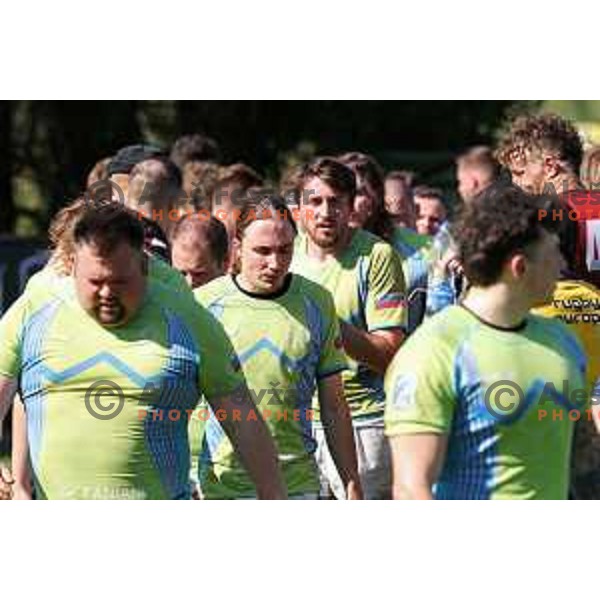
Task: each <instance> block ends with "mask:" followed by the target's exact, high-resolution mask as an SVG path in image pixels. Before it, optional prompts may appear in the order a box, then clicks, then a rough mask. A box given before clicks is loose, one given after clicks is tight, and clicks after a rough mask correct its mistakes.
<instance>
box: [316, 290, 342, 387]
mask: <svg viewBox="0 0 600 600" xmlns="http://www.w3.org/2000/svg"><path fill="white" fill-rule="evenodd" d="M321 306H322V310H323V317H324V319H325V323H326V331H325V339H324V342H323V346H322V348H321V357H320V360H319V365H318V368H317V378H318V379H323V378H324V377H329V375H333V374H334V373H339V372H340V371H343V370H345V369H347V368H348V363H347V361H346V354H345V352H344V350H343V346H342V336H341V333H340V323H339V320H338V317H337V313H336V310H335V304H334V302H333V297H332V296H331V294H330V293H329V292H328V291H327V290H325V289H324V288H323V300H322V302H321Z"/></svg>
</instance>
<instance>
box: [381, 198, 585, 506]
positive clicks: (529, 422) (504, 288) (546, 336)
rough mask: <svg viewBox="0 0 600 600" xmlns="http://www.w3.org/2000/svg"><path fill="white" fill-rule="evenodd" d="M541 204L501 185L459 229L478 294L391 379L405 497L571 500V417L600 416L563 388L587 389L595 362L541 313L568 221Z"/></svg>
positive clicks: (435, 323) (396, 469) (400, 487)
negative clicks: (544, 214)
mask: <svg viewBox="0 0 600 600" xmlns="http://www.w3.org/2000/svg"><path fill="white" fill-rule="evenodd" d="M540 206H541V204H540V199H538V198H534V197H532V196H528V195H527V194H525V193H523V192H522V191H521V190H519V189H518V188H504V189H498V190H497V191H496V192H495V194H494V196H493V197H485V198H482V197H478V198H476V199H475V200H473V201H472V202H470V203H469V204H467V205H466V206H465V208H464V210H463V211H462V213H461V214H460V216H459V218H458V220H457V222H456V224H455V226H454V227H453V235H454V237H455V240H456V242H457V246H458V254H459V259H460V260H461V262H462V264H463V267H464V270H465V274H466V276H467V278H468V279H469V281H470V283H471V287H470V288H469V290H468V292H467V294H466V297H465V299H464V301H463V302H462V304H460V305H457V306H452V307H450V308H448V309H446V310H445V311H443V312H441V313H439V314H437V315H436V316H435V317H433V318H432V319H430V320H429V321H428V322H427V323H425V324H424V325H422V326H421V327H420V328H419V329H418V330H417V331H416V333H415V334H413V336H412V337H411V338H409V339H408V341H407V342H406V344H404V345H403V346H402V347H401V348H400V350H399V352H398V353H397V354H396V356H395V358H394V360H393V361H392V363H391V365H390V367H389V369H388V371H387V374H386V380H385V390H386V412H385V426H386V433H387V435H388V436H389V437H390V441H391V448H392V464H393V480H394V483H393V490H394V497H395V498H407V497H408V498H432V497H435V498H440V499H442V498H443V499H486V498H493V499H495V498H515V499H517V498H522V499H526V498H538V499H542V498H546V499H552V498H554V499H561V498H566V497H567V494H568V487H569V460H570V455H571V445H572V444H571V441H572V434H573V426H574V422H573V420H571V419H570V418H568V417H567V413H569V411H570V410H571V409H580V414H583V415H584V417H582V418H586V417H589V418H591V414H589V413H588V412H587V405H584V404H583V402H582V400H581V397H580V396H578V397H576V398H574V397H573V395H572V394H566V395H565V392H564V391H563V390H564V389H565V388H564V386H565V382H568V386H569V388H568V389H570V390H579V391H581V390H582V389H584V382H585V370H586V360H585V355H584V352H583V349H582V348H581V346H580V344H579V342H578V340H577V339H576V338H575V336H574V335H573V334H572V333H570V332H569V331H568V329H567V328H566V327H565V326H564V325H563V324H562V323H560V321H558V320H555V319H546V318H543V317H539V316H533V315H531V314H530V312H529V311H530V309H531V308H532V307H533V306H535V305H537V304H540V303H544V302H547V301H548V300H549V298H550V297H551V295H552V291H553V289H554V286H555V283H556V280H557V278H558V276H559V273H560V270H561V268H562V262H563V261H562V258H561V254H560V250H559V239H558V236H557V234H556V231H555V230H556V227H557V225H558V224H557V223H556V222H554V221H552V220H550V219H545V220H540V219H539V216H538V211H539V209H540ZM546 208H547V209H548V207H546ZM424 356H426V357H427V360H423V357H424ZM584 402H585V399H584ZM584 408H585V410H584ZM544 411H545V414H544ZM553 411H555V412H556V414H557V415H558V416H556V418H555V414H554V413H553ZM561 411H562V412H561ZM591 412H592V411H590V413H591ZM569 414H571V413H569Z"/></svg>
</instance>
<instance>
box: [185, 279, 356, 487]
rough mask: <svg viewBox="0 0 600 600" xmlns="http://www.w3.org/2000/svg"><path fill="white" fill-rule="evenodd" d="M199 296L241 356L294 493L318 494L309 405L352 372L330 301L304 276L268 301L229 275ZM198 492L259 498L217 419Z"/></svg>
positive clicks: (202, 460) (204, 455) (208, 428)
mask: <svg viewBox="0 0 600 600" xmlns="http://www.w3.org/2000/svg"><path fill="white" fill-rule="evenodd" d="M194 293H195V296H196V298H197V299H198V301H199V302H201V303H202V304H203V305H204V306H205V307H206V308H208V309H209V310H210V311H211V312H212V313H213V315H214V316H215V317H217V318H218V319H219V320H220V321H221V323H222V324H223V327H224V328H225V330H226V332H227V333H228V335H229V337H230V339H231V342H232V344H233V346H234V348H235V350H236V352H237V355H238V356H239V359H240V362H241V364H242V369H243V371H244V374H245V376H246V380H247V382H248V387H249V389H250V393H251V395H252V397H253V399H254V402H255V404H256V410H257V411H259V412H260V414H261V415H262V416H263V418H264V420H265V422H266V423H267V425H268V427H269V429H270V430H271V434H272V435H273V438H274V440H275V444H276V446H277V449H278V453H279V460H280V463H281V467H282V471H283V475H284V478H285V482H286V485H287V489H288V493H289V494H290V496H295V495H302V494H316V493H317V492H318V491H319V483H318V475H317V469H316V464H315V461H314V459H313V456H312V455H313V454H314V451H315V447H316V444H315V440H314V438H313V437H312V419H313V412H312V409H311V401H312V397H313V393H314V390H315V387H316V384H317V382H318V380H319V379H322V378H325V377H328V376H330V375H333V374H334V373H338V372H339V371H341V370H343V369H344V368H345V367H346V360H345V357H344V353H343V351H342V350H341V340H340V331H339V324H338V321H337V318H336V315H335V307H334V305H333V299H332V298H331V295H330V294H329V293H328V292H327V291H326V290H325V289H323V288H321V287H320V286H318V285H316V284H314V283H312V282H310V281H308V280H306V279H305V278H304V277H301V276H300V275H289V276H288V279H287V283H286V286H285V287H284V289H283V290H282V291H280V292H278V293H277V294H274V295H270V296H257V295H255V294H249V293H248V292H245V291H243V290H241V289H240V288H239V287H238V285H237V283H236V281H235V280H234V278H232V277H231V276H225V277H221V278H219V279H216V280H214V281H211V282H210V283H208V284H207V285H205V286H202V287H200V288H198V289H196V290H195V292H194ZM252 412H254V411H252ZM252 412H251V413H250V414H252ZM200 485H201V487H202V491H203V493H204V495H205V497H207V498H239V497H246V496H252V495H253V494H254V493H255V492H254V487H253V486H252V484H251V482H250V480H249V479H248V475H247V474H246V472H245V470H244V469H243V467H242V465H241V464H240V463H239V461H238V459H237V458H236V456H235V453H234V451H233V448H232V446H231V443H230V442H229V440H228V439H227V438H226V437H225V436H224V434H223V430H222V428H221V426H220V425H219V422H218V418H215V415H214V414H211V417H210V420H209V421H208V423H207V425H206V433H205V440H204V448H203V452H202V454H201V457H200Z"/></svg>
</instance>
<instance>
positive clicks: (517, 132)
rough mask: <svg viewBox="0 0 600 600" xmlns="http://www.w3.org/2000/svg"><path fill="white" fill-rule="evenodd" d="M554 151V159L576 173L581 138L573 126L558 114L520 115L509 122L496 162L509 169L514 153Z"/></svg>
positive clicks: (497, 152) (501, 140) (579, 160)
mask: <svg viewBox="0 0 600 600" xmlns="http://www.w3.org/2000/svg"><path fill="white" fill-rule="evenodd" d="M531 150H538V151H542V150H544V151H546V152H556V153H557V154H558V158H559V159H560V160H562V161H564V162H566V163H568V165H569V166H570V167H571V169H572V170H573V172H574V173H576V174H579V168H580V166H581V160H582V157H583V146H582V143H581V137H580V136H579V133H578V132H577V129H576V128H575V126H574V125H573V124H572V123H571V122H570V121H568V120H567V119H563V118H562V117H559V116H558V115H553V114H541V115H521V116H519V117H517V118H516V119H514V120H513V121H512V122H510V123H509V125H508V127H507V128H506V131H505V133H504V134H503V135H502V137H501V139H500V142H499V144H498V149H497V151H496V157H497V158H498V160H499V161H500V163H501V164H502V165H503V166H505V167H507V168H510V166H511V163H512V159H513V156H514V153H516V152H518V153H520V154H522V153H523V152H524V151H531Z"/></svg>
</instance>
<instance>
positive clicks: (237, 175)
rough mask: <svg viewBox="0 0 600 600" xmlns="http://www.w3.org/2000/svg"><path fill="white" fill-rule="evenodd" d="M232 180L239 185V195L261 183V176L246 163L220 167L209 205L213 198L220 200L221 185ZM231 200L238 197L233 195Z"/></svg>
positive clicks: (213, 200)
mask: <svg viewBox="0 0 600 600" xmlns="http://www.w3.org/2000/svg"><path fill="white" fill-rule="evenodd" d="M232 181H233V182H235V183H236V184H237V186H238V187H239V192H240V195H243V194H244V193H245V192H246V191H247V190H248V189H249V188H251V187H258V186H261V185H263V178H262V177H261V176H260V175H259V174H258V173H257V172H256V171H255V170H254V169H253V168H252V167H249V166H248V165H245V164H243V163H235V164H233V165H228V166H226V167H220V168H219V171H218V173H217V178H216V181H215V183H214V187H213V190H212V202H211V205H212V206H213V207H214V203H215V200H220V196H219V191H220V188H221V186H223V185H225V184H226V183H229V182H232ZM231 200H232V201H233V200H238V198H237V197H235V198H232V199H231Z"/></svg>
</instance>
